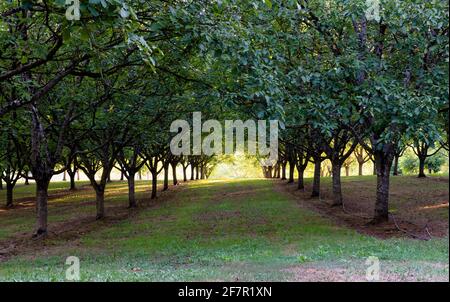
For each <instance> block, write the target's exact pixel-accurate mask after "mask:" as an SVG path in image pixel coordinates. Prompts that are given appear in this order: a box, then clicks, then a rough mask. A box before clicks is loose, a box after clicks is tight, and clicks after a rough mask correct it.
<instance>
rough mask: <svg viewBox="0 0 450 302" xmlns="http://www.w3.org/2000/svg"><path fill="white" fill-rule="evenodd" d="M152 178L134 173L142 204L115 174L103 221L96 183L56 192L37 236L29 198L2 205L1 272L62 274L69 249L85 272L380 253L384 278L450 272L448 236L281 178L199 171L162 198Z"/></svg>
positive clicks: (194, 277)
mask: <svg viewBox="0 0 450 302" xmlns="http://www.w3.org/2000/svg"><path fill="white" fill-rule="evenodd" d="M368 181H369V182H370V181H371V180H370V179H368ZM148 186H149V184H148V182H139V183H138V185H137V190H138V195H137V196H138V199H139V201H140V207H139V208H138V209H137V210H132V211H130V210H128V209H126V204H127V203H126V200H127V191H126V184H125V183H119V182H115V183H112V184H111V185H110V186H109V189H108V191H107V198H106V204H107V206H108V207H107V215H108V218H107V219H105V220H104V221H95V220H94V219H93V217H94V216H95V205H94V203H93V200H94V199H95V198H94V194H93V192H92V191H91V190H90V189H86V190H80V191H78V192H76V193H74V194H71V195H67V196H60V197H58V198H54V199H52V201H51V202H50V210H49V212H50V220H51V223H50V229H51V230H52V233H50V236H49V238H48V239H46V240H44V241H39V242H32V241H30V240H29V234H30V230H31V229H32V226H33V221H34V212H33V210H32V209H31V208H20V209H17V210H11V211H4V212H0V230H3V231H2V232H1V233H0V250H2V248H3V250H4V249H5V248H6V249H8V248H10V250H9V251H6V252H4V258H3V260H0V281H1V280H40V281H58V280H59V281H62V280H64V278H65V269H66V268H67V266H66V265H65V259H66V258H67V257H68V256H77V257H79V258H80V260H81V279H82V280H89V281H108V280H114V281H222V280H223V281H346V280H349V281H365V280H366V279H365V275H366V270H367V265H366V263H365V261H366V259H367V257H369V256H376V257H378V258H379V259H380V266H381V273H380V279H381V280H389V281H392V280H399V281H412V280H425V281H431V280H433V281H448V236H446V237H444V238H433V239H432V240H430V241H421V240H413V239H409V238H404V237H403V238H391V239H383V240H381V239H377V238H374V237H371V236H367V235H364V234H360V233H358V232H356V231H354V230H352V229H350V228H348V227H347V226H345V225H343V224H341V223H336V222H335V221H334V220H333V218H332V219H330V217H324V215H323V214H321V213H317V212H316V210H315V209H313V208H311V209H310V208H308V207H306V206H301V205H302V202H303V201H301V200H299V198H298V196H295V197H294V196H293V195H291V193H286V192H284V191H282V189H283V190H285V189H286V187H280V186H282V184H280V183H279V182H274V181H268V180H240V181H196V182H191V183H189V185H187V186H179V187H177V188H173V187H171V189H170V191H169V192H166V193H164V194H163V195H162V197H161V198H159V199H158V200H157V201H156V202H153V201H149V200H148V199H146V197H147V196H148V194H149V192H148ZM280 190H281V191H280ZM304 202H305V203H309V201H308V200H304ZM299 205H300V206H299ZM447 211H448V209H447ZM447 215H448V214H447ZM14 242H15V244H16V246H14V247H10V246H11V243H14Z"/></svg>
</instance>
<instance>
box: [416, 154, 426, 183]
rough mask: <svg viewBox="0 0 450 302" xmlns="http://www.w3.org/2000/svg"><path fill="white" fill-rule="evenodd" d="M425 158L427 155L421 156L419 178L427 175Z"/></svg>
mask: <svg viewBox="0 0 450 302" xmlns="http://www.w3.org/2000/svg"><path fill="white" fill-rule="evenodd" d="M425 159H426V157H419V176H417V177H419V178H423V177H426V175H425Z"/></svg>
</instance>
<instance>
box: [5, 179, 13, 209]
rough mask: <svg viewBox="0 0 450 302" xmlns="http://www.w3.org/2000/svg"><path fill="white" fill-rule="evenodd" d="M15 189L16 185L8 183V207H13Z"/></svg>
mask: <svg viewBox="0 0 450 302" xmlns="http://www.w3.org/2000/svg"><path fill="white" fill-rule="evenodd" d="M13 189H14V185H13V184H12V183H10V182H8V183H6V207H7V208H11V207H12V206H13Z"/></svg>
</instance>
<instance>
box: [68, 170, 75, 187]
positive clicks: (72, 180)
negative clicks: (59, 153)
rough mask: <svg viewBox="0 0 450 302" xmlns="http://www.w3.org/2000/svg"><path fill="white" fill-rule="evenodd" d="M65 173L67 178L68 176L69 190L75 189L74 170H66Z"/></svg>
mask: <svg viewBox="0 0 450 302" xmlns="http://www.w3.org/2000/svg"><path fill="white" fill-rule="evenodd" d="M67 174H69V178H70V188H69V190H71V191H73V190H76V186H75V171H73V173H72V172H70V171H67Z"/></svg>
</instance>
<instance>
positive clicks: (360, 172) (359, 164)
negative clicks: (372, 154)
mask: <svg viewBox="0 0 450 302" xmlns="http://www.w3.org/2000/svg"><path fill="white" fill-rule="evenodd" d="M363 165H364V163H358V175H359V176H362V175H363Z"/></svg>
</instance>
